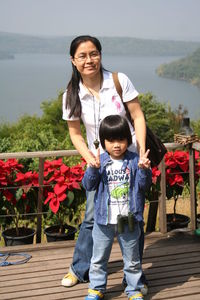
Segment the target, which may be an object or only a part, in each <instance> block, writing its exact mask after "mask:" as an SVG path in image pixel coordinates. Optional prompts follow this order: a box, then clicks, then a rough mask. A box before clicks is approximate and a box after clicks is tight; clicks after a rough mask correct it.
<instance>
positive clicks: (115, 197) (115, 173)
mask: <svg viewBox="0 0 200 300" xmlns="http://www.w3.org/2000/svg"><path fill="white" fill-rule="evenodd" d="M122 164H123V161H122V160H120V161H117V160H116V161H113V164H112V166H109V167H108V168H107V180H108V186H109V191H110V201H109V203H108V223H110V224H116V223H117V215H119V214H122V215H128V211H129V201H128V190H129V175H130V171H129V169H126V170H122Z"/></svg>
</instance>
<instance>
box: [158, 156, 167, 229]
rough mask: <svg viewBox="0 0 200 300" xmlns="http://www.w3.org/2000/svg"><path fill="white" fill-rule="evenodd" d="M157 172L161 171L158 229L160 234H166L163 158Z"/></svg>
mask: <svg viewBox="0 0 200 300" xmlns="http://www.w3.org/2000/svg"><path fill="white" fill-rule="evenodd" d="M159 170H160V171H161V180H160V189H161V191H160V196H159V227H160V232H161V233H166V232H167V216H166V174H165V159H164V158H163V159H162V161H161V163H160V165H159Z"/></svg>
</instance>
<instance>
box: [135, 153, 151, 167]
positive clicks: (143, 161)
mask: <svg viewBox="0 0 200 300" xmlns="http://www.w3.org/2000/svg"><path fill="white" fill-rule="evenodd" d="M149 152H150V149H148V150H147V151H146V152H145V153H143V151H142V150H140V158H139V162H138V167H139V168H141V169H149V168H150V167H151V161H150V160H149V158H148V155H149Z"/></svg>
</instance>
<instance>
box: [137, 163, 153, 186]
mask: <svg viewBox="0 0 200 300" xmlns="http://www.w3.org/2000/svg"><path fill="white" fill-rule="evenodd" d="M137 176H138V184H139V187H140V189H142V190H144V191H147V190H148V189H149V188H150V186H151V184H152V171H151V169H140V168H138V169H137Z"/></svg>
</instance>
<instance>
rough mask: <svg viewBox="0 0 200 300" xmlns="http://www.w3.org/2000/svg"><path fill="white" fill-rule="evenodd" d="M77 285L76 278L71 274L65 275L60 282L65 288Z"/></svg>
mask: <svg viewBox="0 0 200 300" xmlns="http://www.w3.org/2000/svg"><path fill="white" fill-rule="evenodd" d="M77 283H78V278H77V277H76V276H74V274H72V273H67V274H66V275H65V276H64V277H63V279H62V281H61V284H62V285H63V286H66V287H71V286H74V285H76V284H77Z"/></svg>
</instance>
